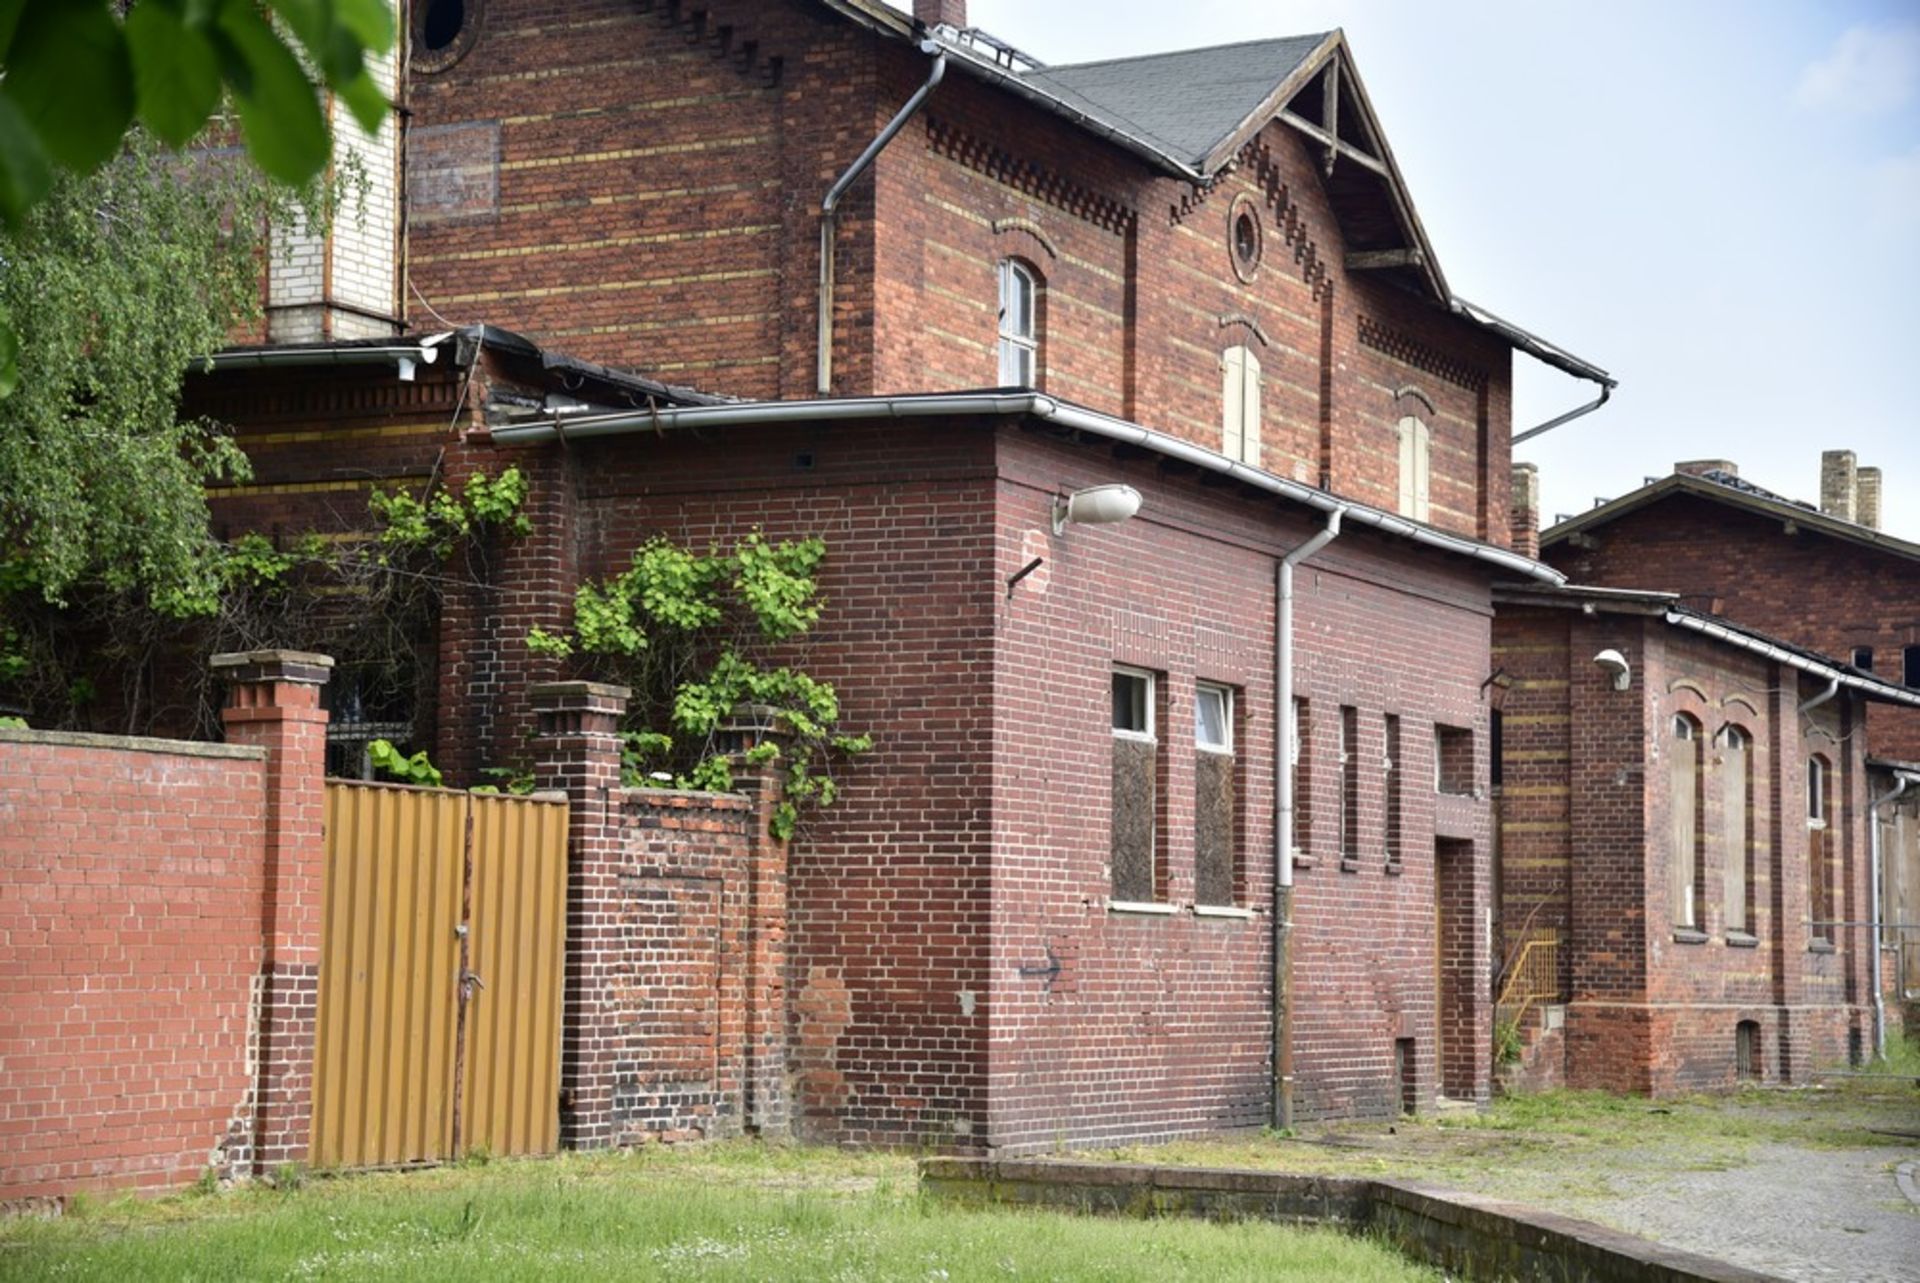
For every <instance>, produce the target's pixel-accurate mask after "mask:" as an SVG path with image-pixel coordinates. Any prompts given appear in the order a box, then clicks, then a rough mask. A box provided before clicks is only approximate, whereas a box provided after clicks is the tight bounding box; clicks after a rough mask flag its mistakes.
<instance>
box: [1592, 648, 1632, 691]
mask: <svg viewBox="0 0 1920 1283" xmlns="http://www.w3.org/2000/svg"><path fill="white" fill-rule="evenodd" d="M1593 662H1594V663H1596V664H1598V665H1600V667H1602V668H1604V669H1606V670H1607V671H1608V672H1609V673H1612V674H1613V688H1614V689H1615V690H1617V691H1623V690H1625V689H1626V688H1627V686H1628V685H1629V684H1630V683H1631V682H1632V681H1633V669H1632V668H1631V667H1630V666H1629V665H1628V663H1627V657H1626V656H1625V655H1622V654H1621V653H1620V652H1619V651H1617V650H1603V651H1601V652H1600V653H1599V654H1598V655H1595V656H1594V657H1593Z"/></svg>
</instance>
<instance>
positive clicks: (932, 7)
mask: <svg viewBox="0 0 1920 1283" xmlns="http://www.w3.org/2000/svg"><path fill="white" fill-rule="evenodd" d="M913 16H914V17H915V18H917V19H919V20H920V21H921V22H924V23H926V24H927V25H928V26H929V27H937V26H939V25H940V24H941V23H943V22H944V23H945V24H946V25H947V26H949V27H954V28H957V29H959V30H961V31H964V30H966V27H967V0H913Z"/></svg>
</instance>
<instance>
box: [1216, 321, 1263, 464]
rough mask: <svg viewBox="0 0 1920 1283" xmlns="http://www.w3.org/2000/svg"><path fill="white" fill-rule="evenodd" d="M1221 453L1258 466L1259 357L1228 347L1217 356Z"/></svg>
mask: <svg viewBox="0 0 1920 1283" xmlns="http://www.w3.org/2000/svg"><path fill="white" fill-rule="evenodd" d="M1220 370H1221V386H1220V421H1221V438H1222V440H1221V444H1220V452H1221V453H1222V454H1224V455H1226V456H1227V458H1229V459H1235V460H1238V461H1239V462H1241V463H1248V464H1252V465H1253V466H1254V467H1256V468H1257V467H1259V466H1260V387H1261V384H1260V358H1259V357H1257V356H1255V355H1254V354H1253V352H1252V350H1251V349H1249V348H1245V347H1230V348H1228V349H1227V350H1226V351H1225V352H1224V353H1222V354H1221V356H1220Z"/></svg>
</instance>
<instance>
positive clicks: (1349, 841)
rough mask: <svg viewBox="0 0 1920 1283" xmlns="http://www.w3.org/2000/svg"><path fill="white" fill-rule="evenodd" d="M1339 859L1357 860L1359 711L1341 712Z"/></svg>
mask: <svg viewBox="0 0 1920 1283" xmlns="http://www.w3.org/2000/svg"><path fill="white" fill-rule="evenodd" d="M1340 858H1341V859H1343V860H1357V859H1359V858H1360V710H1359V709H1357V708H1353V707H1352V706H1350V705H1343V706H1342V707H1341V709H1340Z"/></svg>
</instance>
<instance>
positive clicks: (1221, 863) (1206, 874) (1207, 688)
mask: <svg viewBox="0 0 1920 1283" xmlns="http://www.w3.org/2000/svg"><path fill="white" fill-rule="evenodd" d="M1233 738H1234V736H1233V688H1232V687H1231V686H1223V685H1220V684H1219V683H1217V682H1199V683H1196V684H1195V686H1194V700H1193V743H1194V748H1195V753H1194V770H1193V782H1194V799H1193V821H1194V836H1193V900H1194V903H1195V904H1196V905H1206V906H1209V907H1212V908H1224V907H1227V906H1230V905H1232V904H1234V903H1235V901H1236V899H1237V897H1238V894H1239V892H1240V885H1239V883H1240V824H1241V817H1240V784H1241V781H1240V762H1239V759H1238V758H1237V757H1235V756H1234V751H1233Z"/></svg>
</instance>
